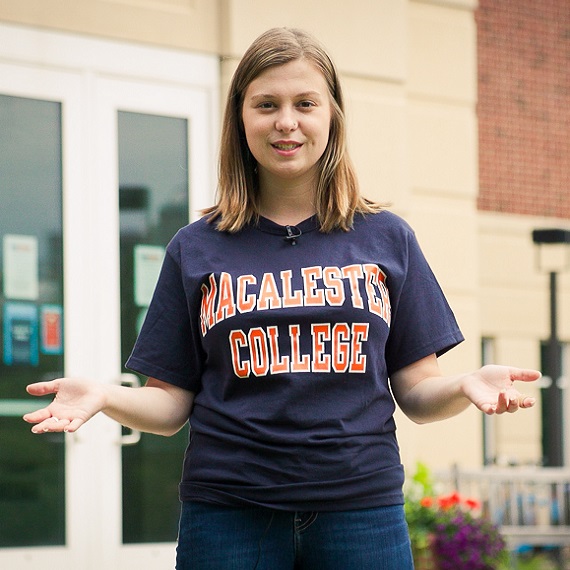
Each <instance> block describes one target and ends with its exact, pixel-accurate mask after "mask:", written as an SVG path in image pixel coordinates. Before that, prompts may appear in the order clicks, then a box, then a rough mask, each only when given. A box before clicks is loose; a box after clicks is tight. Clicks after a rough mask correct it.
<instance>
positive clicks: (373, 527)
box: [176, 502, 414, 570]
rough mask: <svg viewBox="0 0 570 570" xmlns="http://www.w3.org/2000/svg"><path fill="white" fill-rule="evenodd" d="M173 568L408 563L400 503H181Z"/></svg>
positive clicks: (246, 569)
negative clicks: (286, 506)
mask: <svg viewBox="0 0 570 570" xmlns="http://www.w3.org/2000/svg"><path fill="white" fill-rule="evenodd" d="M176 552H177V556H176V569H177V570H412V569H413V567H414V565H413V562H412V554H411V549H410V539H409V535H408V527H407V525H406V520H405V518H404V509H403V507H402V506H401V505H397V506H390V507H379V508H373V509H362V510H354V511H334V512H318V513H316V512H296V513H294V512H286V511H276V510H272V509H265V508H257V507H251V508H232V507H223V506H217V505H210V504H206V503H198V502H185V503H183V505H182V514H181V517H180V533H179V539H178V547H177V550H176Z"/></svg>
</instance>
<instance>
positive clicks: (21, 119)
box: [0, 95, 66, 548]
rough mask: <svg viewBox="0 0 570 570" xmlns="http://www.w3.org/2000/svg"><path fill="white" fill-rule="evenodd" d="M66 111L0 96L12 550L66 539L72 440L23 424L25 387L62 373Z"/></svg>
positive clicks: (2, 509) (3, 477) (4, 480)
mask: <svg viewBox="0 0 570 570" xmlns="http://www.w3.org/2000/svg"><path fill="white" fill-rule="evenodd" d="M61 115H62V109H61V103H60V102H55V101H45V100H38V99H31V98H25V97H14V96H9V95H0V124H1V125H2V128H1V129H0V156H1V157H2V160H1V161H0V241H1V243H2V247H1V248H0V267H1V268H2V269H1V272H0V279H1V283H2V287H1V294H0V314H1V316H0V320H1V322H2V331H1V333H0V338H1V339H2V342H1V353H2V357H1V359H0V378H1V381H0V434H2V435H1V437H0V457H2V461H1V462H0V547H4V548H5V547H23V546H40V545H64V544H65V540H66V537H65V469H64V466H65V445H64V438H63V436H62V435H61V434H50V435H49V436H48V437H45V438H35V437H33V436H31V434H30V433H29V428H28V426H26V424H24V423H23V422H22V420H21V415H22V414H23V413H24V412H25V411H28V410H29V407H30V402H29V400H27V399H24V395H25V386H26V384H28V383H30V382H35V381H37V380H38V379H42V380H47V379H50V380H51V379H53V378H58V377H61V376H62V375H63V369H64V363H63V361H64V347H63V225H62V152H61V148H62V141H61ZM30 165H34V166H33V167H30ZM46 519H49V520H51V524H50V525H45V524H44V523H43V522H42V521H44V520H46Z"/></svg>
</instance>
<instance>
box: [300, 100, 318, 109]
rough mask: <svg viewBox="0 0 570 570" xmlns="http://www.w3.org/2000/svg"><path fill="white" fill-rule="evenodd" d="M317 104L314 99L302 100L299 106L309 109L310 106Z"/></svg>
mask: <svg viewBox="0 0 570 570" xmlns="http://www.w3.org/2000/svg"><path fill="white" fill-rule="evenodd" d="M314 106H315V104H314V103H313V102H312V101H301V102H300V103H299V107H302V108H303V109H308V108H310V107H314Z"/></svg>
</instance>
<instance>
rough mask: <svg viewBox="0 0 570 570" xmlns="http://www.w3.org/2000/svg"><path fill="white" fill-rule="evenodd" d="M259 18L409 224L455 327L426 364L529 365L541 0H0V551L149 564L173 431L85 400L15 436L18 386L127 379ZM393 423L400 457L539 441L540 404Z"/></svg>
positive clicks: (549, 34)
mask: <svg viewBox="0 0 570 570" xmlns="http://www.w3.org/2000/svg"><path fill="white" fill-rule="evenodd" d="M273 26H296V27H301V28H305V29H307V30H308V31H310V32H312V33H314V34H315V35H316V36H317V37H319V38H320V39H321V40H322V41H323V43H324V44H325V45H326V46H327V47H328V48H329V51H330V52H331V54H332V56H333V58H334V59H335V61H336V63H337V65H338V67H339V70H340V72H341V75H342V79H343V82H344V87H345V93H346V96H347V104H348V113H347V115H348V123H349V137H350V140H349V144H350V151H351V155H352V157H353V160H354V162H355V164H356V167H357V170H358V173H359V176H360V181H361V185H362V188H363V192H364V193H365V194H366V195H367V196H369V197H370V198H372V199H375V200H380V201H383V202H385V201H388V202H390V203H391V204H392V209H393V210H394V211H395V212H396V213H398V214H400V215H402V216H403V217H404V218H406V219H407V220H408V221H409V222H410V223H411V224H412V226H413V227H414V228H415V230H416V232H417V234H418V237H419V239H420V242H421V244H422V247H423V249H424V251H425V253H426V255H427V257H428V259H429V260H430V263H431V265H432V267H433V269H434V271H435V273H436V275H437V276H438V278H439V280H440V282H441V284H442V286H443V289H444V290H445V292H446V294H447V296H448V298H449V300H450V303H451V305H452V306H453V308H454V311H455V313H456V316H457V318H458V321H459V323H460V325H461V327H462V329H463V331H464V334H465V336H466V338H467V340H466V342H465V343H463V344H462V345H460V346H459V347H458V348H456V349H454V350H453V351H451V352H450V353H449V354H447V355H445V356H444V357H443V358H442V359H441V366H442V369H443V370H444V372H446V373H455V372H461V371H466V370H470V369H475V368H477V367H478V366H479V365H480V364H481V363H482V362H483V361H490V360H493V361H495V362H498V363H509V364H513V365H518V366H528V367H534V368H539V367H540V366H541V342H542V341H544V340H546V339H547V338H548V334H549V319H548V281H547V275H546V274H545V273H544V271H543V269H541V268H540V267H538V266H537V257H538V256H537V248H536V246H534V245H533V243H532V239H531V232H532V230H533V229H535V228H539V227H566V228H567V227H568V226H569V225H570V222H569V218H570V206H569V202H568V196H569V194H568V189H567V188H566V187H565V184H566V182H567V181H568V167H569V159H568V152H567V150H568V148H567V145H568V142H567V137H566V136H565V135H566V134H567V132H568V108H569V106H568V105H567V104H566V103H567V102H568V101H567V99H568V97H569V96H570V95H568V74H567V71H565V68H567V67H568V65H566V66H564V65H563V64H564V62H566V63H567V62H568V57H569V55H568V53H569V52H568V44H569V42H570V39H569V38H570V33H569V32H568V30H569V29H570V22H569V17H568V8H567V7H566V3H565V2H564V1H563V0H558V1H557V2H556V1H555V2H552V1H550V2H530V0H528V1H524V2H514V0H511V1H508V2H500V3H498V2H492V1H490V0H489V1H487V0H482V1H481V2H479V3H478V2H476V0H357V1H356V2H352V3H347V2H329V1H325V0H315V1H313V2H310V3H307V2H301V1H300V0H291V1H290V2H288V3H286V4H281V3H280V4H277V3H275V5H273V4H272V3H267V2H260V1H258V0H250V1H247V2H246V1H245V0H73V1H67V0H5V1H4V2H3V3H2V4H0V234H1V236H2V244H3V247H2V250H1V252H0V256H1V257H0V259H1V271H2V273H1V280H2V290H1V291H0V303H1V304H2V306H1V307H0V318H1V319H2V327H1V334H2V342H1V343H0V346H1V348H2V359H1V362H0V433H1V434H2V436H1V437H0V457H1V458H2V461H1V462H0V566H2V567H6V568H11V569H14V570H26V569H28V568H32V567H36V566H37V565H38V564H39V563H42V564H43V566H44V567H56V565H57V566H58V567H62V568H71V567H79V568H84V569H86V570H89V569H90V568H108V569H120V570H128V569H129V568H133V569H134V568H136V569H140V568H145V567H148V568H153V569H157V568H165V569H166V568H171V567H172V560H173V556H174V546H173V543H174V541H175V539H176V522H177V511H178V504H177V500H176V496H177V483H178V477H179V471H180V464H181V458H182V453H183V450H184V446H185V434H184V433H181V434H179V435H177V436H175V437H174V438H169V439H164V438H158V437H153V436H148V435H142V436H141V435H140V434H137V433H130V432H129V433H127V432H125V431H124V430H121V429H120V427H119V426H117V425H116V424H115V423H113V422H111V421H110V420H108V419H106V418H105V417H98V418H96V419H94V420H92V421H91V422H90V423H89V424H88V425H86V426H85V427H84V428H82V429H81V430H80V431H79V432H78V433H77V434H75V435H72V436H67V437H66V438H63V437H59V436H56V435H48V436H46V437H37V436H33V435H32V434H30V433H29V428H28V426H26V425H25V424H24V422H22V420H21V419H20V416H21V414H22V413H23V412H24V411H28V410H29V407H30V405H31V403H30V400H29V399H26V396H25V391H24V387H25V385H26V384H27V383H29V382H33V381H35V380H37V379H42V378H53V377H57V376H61V375H63V374H65V375H68V376H70V375H74V376H84V377H87V378H92V379H93V381H98V382H108V383H110V382H123V383H132V384H136V383H137V382H138V381H139V379H138V378H136V377H134V376H132V375H129V374H127V373H126V371H125V370H124V368H123V367H122V363H123V362H124V361H125V358H126V355H128V352H129V350H130V346H131V345H132V342H133V340H134V338H135V337H136V333H137V330H138V326H139V325H140V321H141V319H142V317H143V316H144V313H145V309H146V307H147V305H148V300H149V295H150V292H151V291H152V286H153V284H154V279H155V277H156V271H157V267H158V266H159V263H160V260H161V256H162V253H163V251H164V246H165V244H166V242H167V241H168V239H169V237H170V236H171V235H172V234H173V233H174V231H176V229H177V228H178V227H180V226H181V225H183V224H185V223H186V222H187V221H188V220H192V219H195V218H196V217H197V215H198V212H199V210H200V209H201V208H203V207H205V206H207V205H209V204H211V203H212V201H213V199H214V193H215V186H216V168H217V165H216V151H217V147H218V136H219V126H220V121H221V109H222V107H223V102H224V97H225V92H226V88H227V85H228V82H229V79H230V77H231V74H232V72H233V70H234V69H235V65H236V63H237V62H238V61H239V57H240V55H241V54H242V53H243V51H244V49H245V48H246V47H247V45H249V43H250V42H251V41H252V40H253V39H254V38H255V37H256V36H257V35H258V34H259V33H261V32H262V31H264V30H265V29H267V28H269V27H273ZM554 37H555V38H556V40H555V39H553V38H554ZM505 46H508V49H506V48H505ZM547 261H548V262H549V263H550V262H551V260H550V258H549V259H548V260H547ZM554 262H558V260H557V259H554V258H553V260H552V263H554ZM559 269H560V282H559V292H560V307H559V309H560V311H559V312H560V315H559V334H560V338H561V339H562V340H564V339H566V340H569V339H570V330H569V328H570V290H569V282H568V277H567V275H565V273H564V260H562V265H560V266H559ZM526 392H527V393H528V394H530V395H535V396H536V397H537V398H538V399H539V400H540V397H541V393H540V389H539V387H538V386H533V387H529V388H528V390H526ZM562 394H565V392H564V391H563V390H562ZM397 421H398V433H399V440H400V445H401V449H402V458H403V462H404V464H405V465H406V466H407V467H409V468H410V469H413V466H414V463H415V462H416V461H424V462H426V463H427V464H428V465H430V466H432V467H434V468H446V467H449V466H450V465H451V464H453V463H461V464H462V465H465V466H477V465H481V464H482V462H483V461H484V458H486V459H487V460H488V461H497V462H502V463H504V462H516V463H539V462H540V461H541V459H542V449H541V430H542V427H541V406H540V405H538V406H537V407H536V408H535V409H533V410H528V411H525V412H524V413H520V414H516V415H514V416H511V415H508V417H507V416H505V417H500V418H490V419H483V418H482V417H481V414H480V413H478V412H477V411H476V410H469V411H467V412H465V413H464V414H462V415H461V416H459V417H457V418H453V419H451V420H448V421H446V422H442V423H439V424H433V425H426V426H417V425H415V424H412V423H411V422H410V421H409V420H407V419H406V418H405V417H404V416H403V415H402V414H400V413H398V416H397ZM567 455H568V456H569V457H570V454H567Z"/></svg>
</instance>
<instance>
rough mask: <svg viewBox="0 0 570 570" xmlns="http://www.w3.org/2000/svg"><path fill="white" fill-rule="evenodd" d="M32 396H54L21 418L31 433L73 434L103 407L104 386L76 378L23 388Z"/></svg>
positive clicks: (104, 397) (38, 383)
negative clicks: (28, 424) (44, 405)
mask: <svg viewBox="0 0 570 570" xmlns="http://www.w3.org/2000/svg"><path fill="white" fill-rule="evenodd" d="M26 390H27V392H28V393H29V394H31V395H32V396H47V395H49V394H55V397H54V399H53V400H52V402H51V403H50V404H49V405H47V406H46V407H45V408H41V409H39V410H37V411H35V412H31V413H29V414H25V415H24V420H25V421H26V422H28V423H30V424H35V425H34V426H33V427H32V432H33V433H47V432H74V431H76V430H77V429H79V428H80V427H81V426H82V425H83V424H84V423H85V422H86V421H87V420H89V419H91V418H92V417H93V416H94V415H95V414H97V413H98V412H100V411H102V410H103V409H104V407H105V401H106V396H105V387H104V386H102V385H101V384H99V383H97V382H94V381H90V380H83V379H79V378H58V379H57V380H51V381H49V382H37V383H35V384H30V385H29V386H27V388H26Z"/></svg>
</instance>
